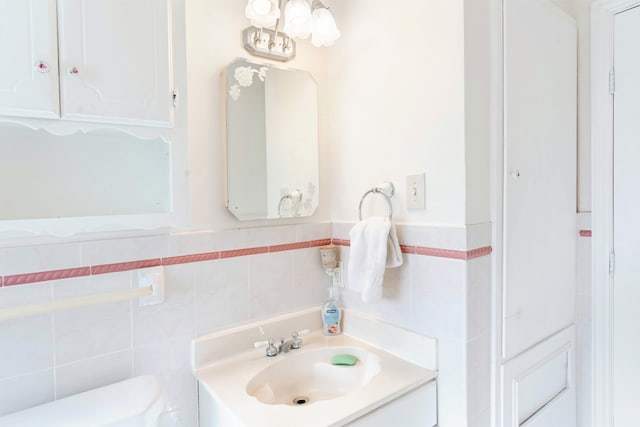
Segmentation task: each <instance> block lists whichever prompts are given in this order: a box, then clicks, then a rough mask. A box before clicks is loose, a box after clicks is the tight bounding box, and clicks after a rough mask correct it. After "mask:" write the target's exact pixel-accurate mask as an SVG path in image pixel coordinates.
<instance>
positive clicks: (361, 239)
mask: <svg viewBox="0 0 640 427" xmlns="http://www.w3.org/2000/svg"><path fill="white" fill-rule="evenodd" d="M349 236H350V239H351V249H350V252H349V288H350V289H352V290H354V291H358V292H361V293H362V301H364V302H377V301H380V299H381V298H382V281H383V279H384V271H385V268H386V267H389V268H394V267H399V266H401V265H402V253H401V252H400V245H399V244H398V237H397V235H396V230H395V227H394V226H393V224H392V223H391V221H389V219H387V218H382V217H371V218H367V219H365V220H363V221H360V222H359V223H357V224H356V225H354V226H353V228H352V229H351V232H350V233H349Z"/></svg>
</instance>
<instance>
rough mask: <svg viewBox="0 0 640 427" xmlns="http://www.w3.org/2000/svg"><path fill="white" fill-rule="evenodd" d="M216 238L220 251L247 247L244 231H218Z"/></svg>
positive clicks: (245, 232)
mask: <svg viewBox="0 0 640 427" xmlns="http://www.w3.org/2000/svg"><path fill="white" fill-rule="evenodd" d="M216 238H217V239H218V249H219V250H221V251H228V250H233V249H244V248H247V247H249V245H248V243H247V231H246V230H245V229H239V230H225V231H220V232H218V233H216Z"/></svg>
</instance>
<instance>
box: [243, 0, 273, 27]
mask: <svg viewBox="0 0 640 427" xmlns="http://www.w3.org/2000/svg"><path fill="white" fill-rule="evenodd" d="M244 14H245V16H246V17H247V18H249V19H250V20H251V25H253V26H255V27H273V26H274V25H276V24H277V22H278V19H280V8H279V7H278V0H249V1H248V2H247V7H246V8H245V10H244Z"/></svg>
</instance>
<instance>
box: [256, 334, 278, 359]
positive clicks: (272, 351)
mask: <svg viewBox="0 0 640 427" xmlns="http://www.w3.org/2000/svg"><path fill="white" fill-rule="evenodd" d="M265 346H266V347H267V350H266V353H267V357H273V356H277V355H278V347H276V346H275V345H273V339H271V338H270V339H268V340H266V341H256V342H254V343H253V348H256V349H257V348H260V347H265Z"/></svg>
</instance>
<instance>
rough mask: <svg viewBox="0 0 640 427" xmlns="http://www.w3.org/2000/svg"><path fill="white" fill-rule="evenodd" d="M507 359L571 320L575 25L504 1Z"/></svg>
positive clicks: (532, 5) (557, 14)
mask: <svg viewBox="0 0 640 427" xmlns="http://www.w3.org/2000/svg"><path fill="white" fill-rule="evenodd" d="M504 25H505V33H504V42H505V47H504V49H505V51H504V55H505V56H504V67H505V69H504V79H505V83H504V84H505V93H504V96H505V99H504V108H505V166H504V168H505V177H504V182H505V188H504V197H505V199H504V236H505V237H504V260H503V265H504V275H503V276H504V283H503V304H504V307H503V316H504V319H503V328H504V330H503V357H504V358H505V359H507V360H508V359H511V358H512V357H514V356H515V355H517V354H519V353H521V352H522V351H524V350H526V349H527V348H530V347H531V346H533V345H535V344H536V343H539V342H541V341H543V340H544V339H546V338H547V337H549V336H551V335H552V334H554V333H555V332H558V331H559V330H561V329H563V328H565V327H567V326H568V325H571V324H572V323H574V319H575V268H576V263H575V245H576V224H575V221H576V55H577V53H576V52H577V44H576V37H577V36H576V33H577V31H576V24H575V21H574V20H573V19H572V18H570V17H569V16H568V15H566V14H565V13H563V12H562V11H561V10H560V9H558V8H557V7H555V6H554V5H552V3H551V2H548V1H546V0H508V1H505V24H504Z"/></svg>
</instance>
